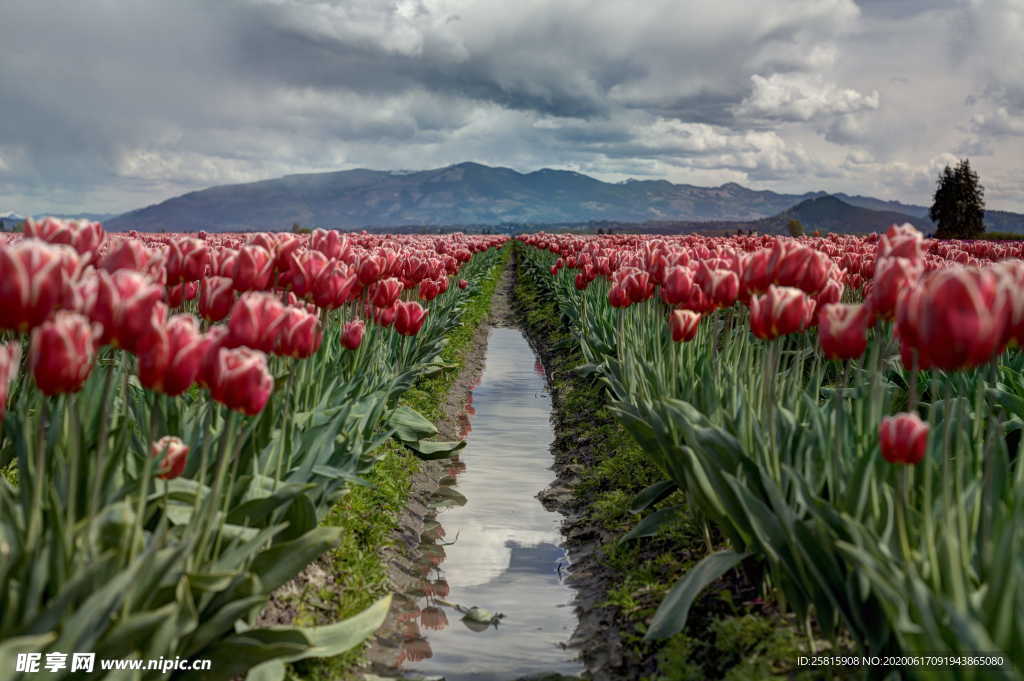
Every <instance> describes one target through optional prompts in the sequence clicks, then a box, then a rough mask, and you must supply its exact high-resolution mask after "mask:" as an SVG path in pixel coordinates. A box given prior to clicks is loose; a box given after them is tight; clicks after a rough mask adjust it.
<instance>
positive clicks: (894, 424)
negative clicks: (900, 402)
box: [878, 413, 928, 465]
mask: <svg viewBox="0 0 1024 681" xmlns="http://www.w3.org/2000/svg"><path fill="white" fill-rule="evenodd" d="M878 439H879V443H880V444H881V448H882V457H883V458H884V459H885V460H886V461H888V462H889V463H903V464H911V465H913V464H918V463H921V461H923V460H924V455H925V451H926V450H927V448H928V424H927V423H925V422H923V421H922V420H921V419H920V417H918V415H917V414H910V413H902V414H896V415H895V416H887V417H886V418H884V419H882V423H881V425H879V426H878Z"/></svg>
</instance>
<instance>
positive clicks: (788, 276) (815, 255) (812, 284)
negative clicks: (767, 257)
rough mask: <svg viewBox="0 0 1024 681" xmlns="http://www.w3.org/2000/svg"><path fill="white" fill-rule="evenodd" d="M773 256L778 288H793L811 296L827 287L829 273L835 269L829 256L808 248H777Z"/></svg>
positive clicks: (774, 276) (774, 275)
mask: <svg viewBox="0 0 1024 681" xmlns="http://www.w3.org/2000/svg"><path fill="white" fill-rule="evenodd" d="M780 243H781V242H780ZM786 243H787V244H791V243H793V242H786ZM772 256H773V259H774V260H775V263H774V270H773V272H772V280H773V282H774V283H775V284H776V285H778V286H792V287H793V288H798V289H800V290H801V291H804V292H805V293H810V294H814V293H817V292H818V291H820V290H821V289H822V288H824V287H825V284H826V283H827V282H828V280H829V273H830V272H831V271H832V269H833V268H834V267H835V265H834V263H833V262H832V260H831V259H829V257H828V256H827V255H825V254H824V253H822V252H820V251H816V250H814V249H813V248H808V247H806V246H797V247H796V248H793V247H790V246H787V247H786V248H784V249H781V250H780V249H778V247H777V249H776V250H775V251H773V253H772ZM776 258H777V259H776Z"/></svg>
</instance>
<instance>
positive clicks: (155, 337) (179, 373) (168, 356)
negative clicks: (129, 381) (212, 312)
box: [139, 314, 207, 397]
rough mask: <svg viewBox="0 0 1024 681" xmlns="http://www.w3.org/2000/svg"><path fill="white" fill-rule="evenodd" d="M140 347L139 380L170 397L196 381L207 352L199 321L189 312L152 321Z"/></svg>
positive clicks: (145, 385) (178, 393) (144, 385)
mask: <svg viewBox="0 0 1024 681" xmlns="http://www.w3.org/2000/svg"><path fill="white" fill-rule="evenodd" d="M140 348H141V352H140V353H139V383H141V384H142V385H143V387H146V388H149V389H150V390H154V391H157V392H162V393H164V394H165V395H171V396H172V397H173V396H175V395H180V394H181V393H183V392H185V391H186V390H188V389H189V387H190V386H191V385H192V384H193V383H195V381H196V377H197V376H198V375H199V369H200V368H201V367H202V363H203V360H204V359H205V357H206V352H207V347H206V345H205V343H204V336H203V335H202V334H201V333H200V332H199V322H198V321H197V320H196V318H195V317H193V316H192V315H189V314H182V315H176V316H174V317H171V318H170V319H169V320H167V322H166V323H155V324H154V328H153V330H152V332H150V333H149V334H148V335H147V339H146V342H145V343H143V344H141V345H140Z"/></svg>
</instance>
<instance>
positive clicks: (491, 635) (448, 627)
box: [403, 327, 582, 681]
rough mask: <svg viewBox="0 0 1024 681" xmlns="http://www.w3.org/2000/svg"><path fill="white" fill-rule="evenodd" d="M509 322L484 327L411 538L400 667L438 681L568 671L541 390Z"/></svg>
mask: <svg viewBox="0 0 1024 681" xmlns="http://www.w3.org/2000/svg"><path fill="white" fill-rule="evenodd" d="M537 367H538V365H537V358H536V356H535V354H534V352H533V349H532V348H531V347H530V345H529V344H528V343H527V341H526V339H525V337H524V336H523V334H522V332H521V331H520V330H518V329H512V328H503V327H495V328H492V329H491V331H490V337H489V340H488V344H487V355H486V363H485V367H484V372H483V375H482V377H481V380H480V384H479V385H478V386H477V387H476V388H475V389H474V391H473V393H472V401H471V406H470V408H469V412H470V413H469V424H468V425H469V428H467V433H466V435H465V438H466V440H467V445H466V447H465V449H463V450H462V451H461V452H459V456H458V459H457V460H452V461H451V462H450V464H449V466H448V477H447V478H446V479H445V480H444V481H443V483H444V486H443V487H442V494H441V497H442V499H443V501H442V503H441V508H439V510H438V514H437V517H436V520H437V523H436V524H434V523H431V524H430V526H429V528H428V533H427V535H428V536H427V541H426V544H425V545H424V546H422V547H421V548H422V549H423V552H424V555H425V556H426V557H427V564H426V565H425V566H424V571H425V572H426V579H425V581H424V584H425V587H424V591H425V594H424V596H423V598H422V599H421V602H420V603H419V614H418V617H417V619H416V620H411V621H409V622H408V623H407V624H406V625H405V626H406V643H405V646H404V648H403V650H404V653H403V656H404V658H405V663H404V665H403V669H404V670H405V671H406V673H407V674H408V673H418V674H422V675H424V676H435V677H436V676H442V677H444V678H445V679H447V681H470V680H471V679H472V680H474V681H512V679H517V678H520V677H526V676H530V675H534V674H538V673H561V674H577V673H579V672H580V671H581V670H582V666H581V665H580V664H579V663H578V662H577V661H576V660H575V657H576V655H575V653H574V652H573V651H571V650H567V649H565V647H564V644H565V643H566V642H567V641H568V640H569V637H570V636H571V635H572V632H573V629H574V628H575V626H576V618H575V616H574V614H573V608H572V599H573V592H572V590H571V589H570V587H569V586H568V585H566V583H565V581H564V576H565V573H564V570H565V567H566V565H567V558H566V554H565V551H564V550H563V548H562V547H561V534H560V533H559V524H560V520H561V516H559V515H558V514H556V513H552V512H549V511H547V510H545V509H544V507H543V506H542V505H541V503H540V501H538V500H537V498H536V495H537V493H538V492H540V491H541V490H542V489H544V488H545V487H546V486H547V485H548V484H549V483H550V482H551V480H552V478H553V477H554V474H553V473H552V471H551V463H552V460H551V454H550V451H549V449H548V448H549V446H550V444H551V441H552V440H553V438H554V434H553V431H552V427H551V422H550V417H551V396H550V394H549V392H548V390H547V386H546V382H545V379H544V376H543V372H538V371H537Z"/></svg>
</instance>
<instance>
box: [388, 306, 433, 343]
mask: <svg viewBox="0 0 1024 681" xmlns="http://www.w3.org/2000/svg"><path fill="white" fill-rule="evenodd" d="M395 307H396V308H398V309H397V314H396V315H395V331H397V332H398V333H400V334H402V335H403V336H415V335H416V334H417V333H419V331H420V329H421V328H422V327H423V322H424V321H426V319H427V310H426V309H424V308H423V307H422V306H421V305H420V304H419V303H417V302H415V301H409V302H405V303H402V302H398V303H395Z"/></svg>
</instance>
